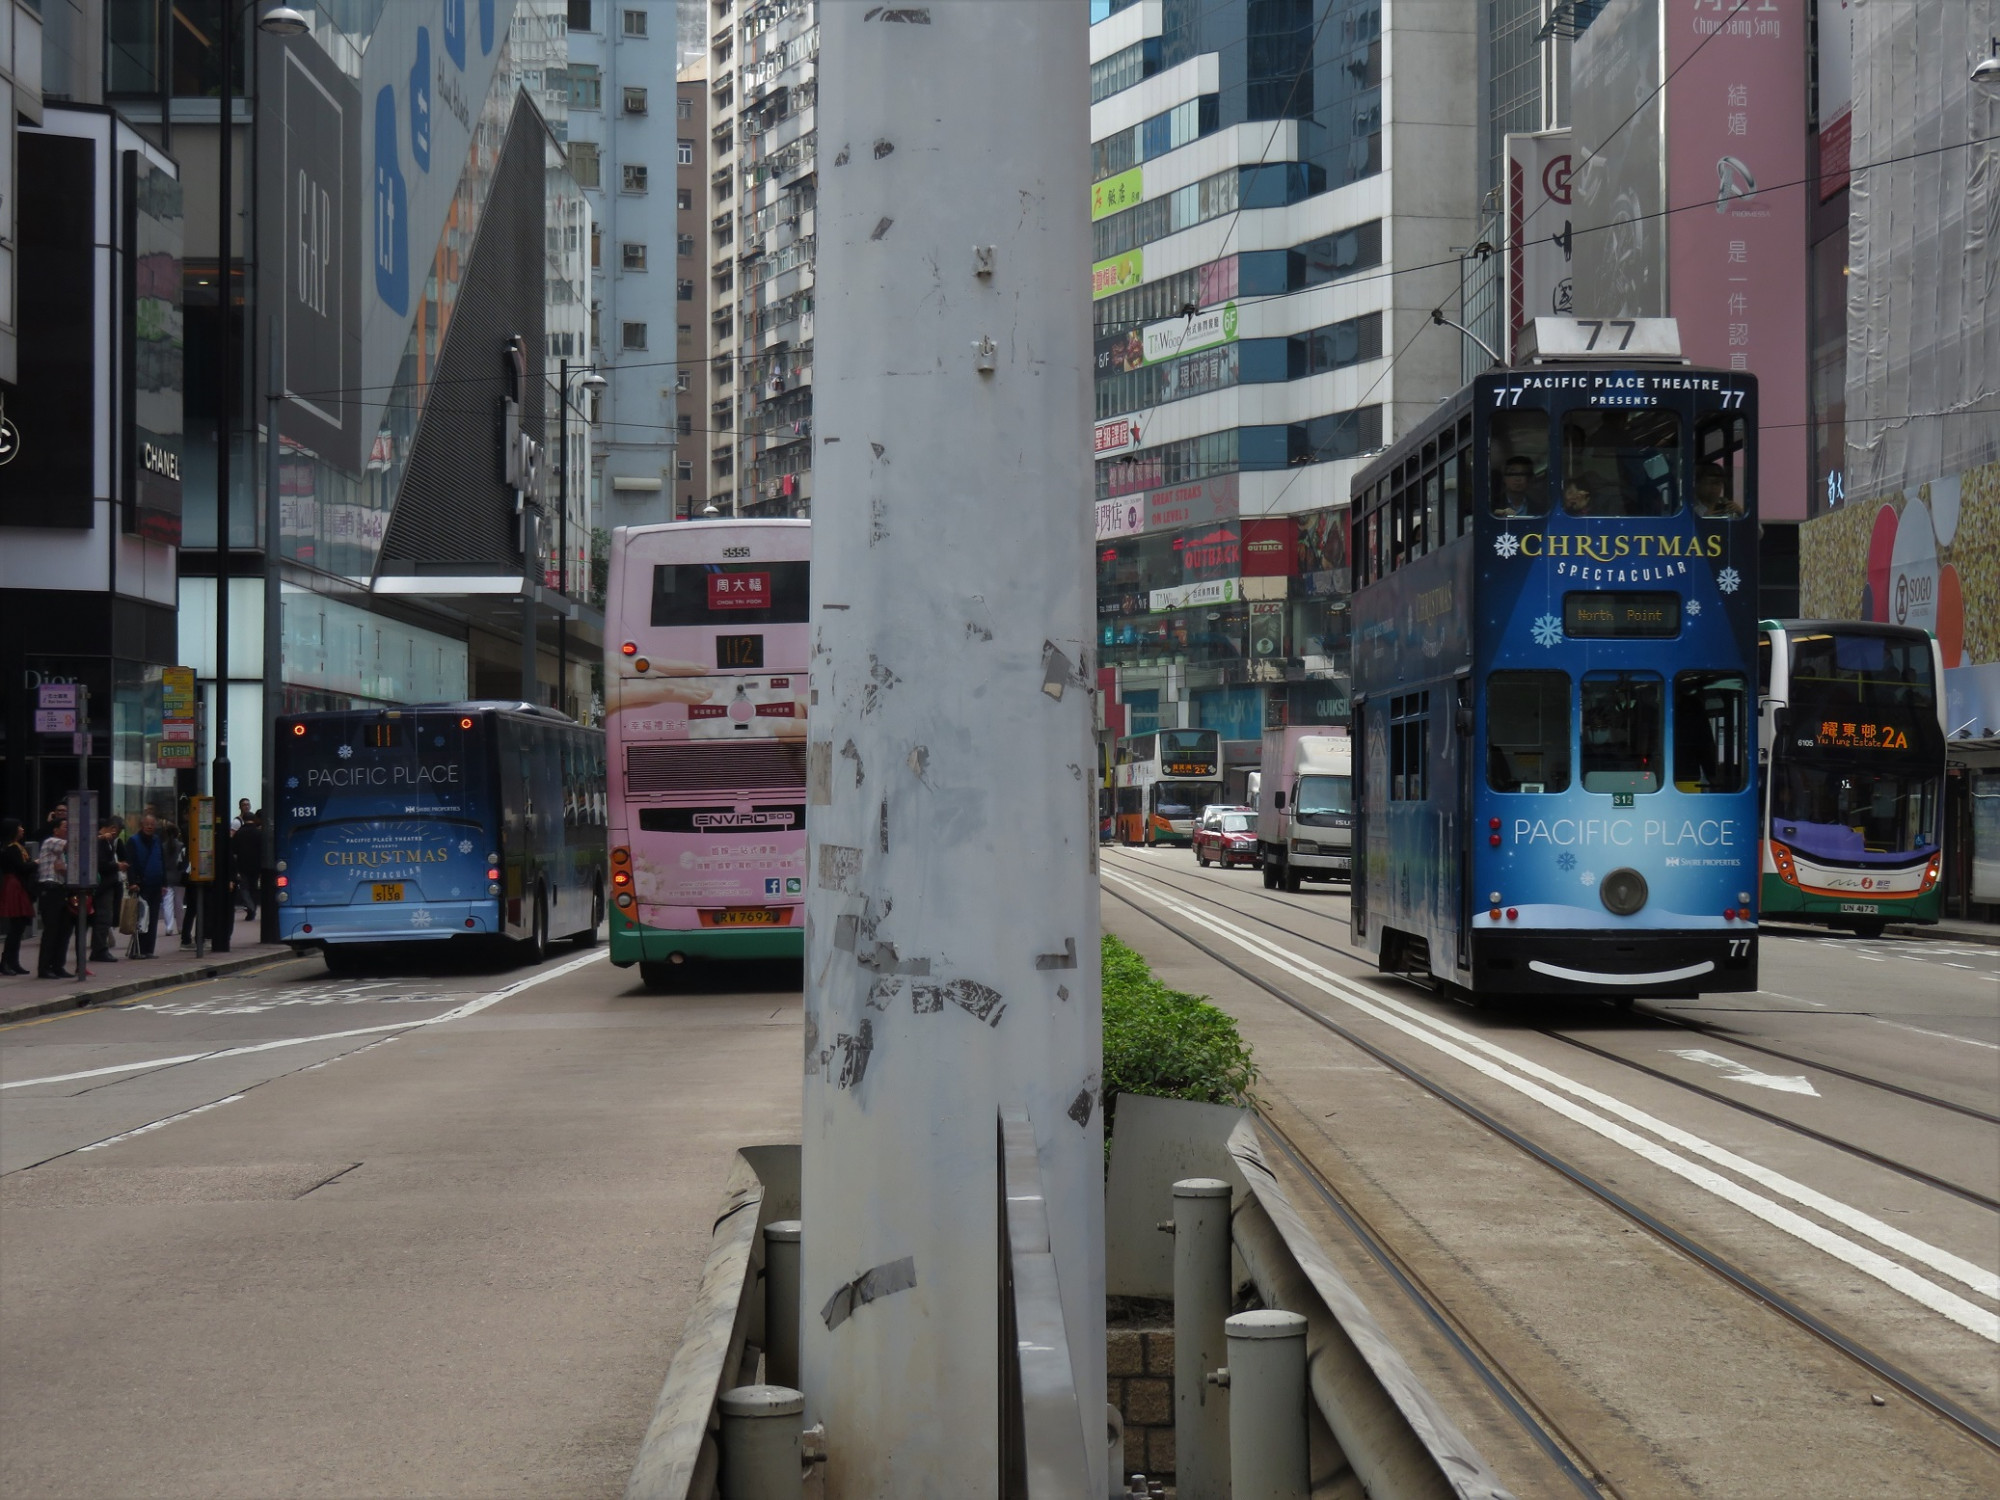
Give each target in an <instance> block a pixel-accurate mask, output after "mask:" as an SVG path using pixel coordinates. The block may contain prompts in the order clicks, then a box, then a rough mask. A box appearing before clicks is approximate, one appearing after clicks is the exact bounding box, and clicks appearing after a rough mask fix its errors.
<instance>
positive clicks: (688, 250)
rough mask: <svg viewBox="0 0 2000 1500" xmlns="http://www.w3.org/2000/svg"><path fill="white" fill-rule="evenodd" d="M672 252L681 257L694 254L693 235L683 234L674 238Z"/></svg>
mask: <svg viewBox="0 0 2000 1500" xmlns="http://www.w3.org/2000/svg"><path fill="white" fill-rule="evenodd" d="M674 253H675V254H677V255H680V256H683V257H685V256H689V255H692V254H694V236H693V235H691V234H684V235H681V236H679V237H678V238H676V239H675V241H674Z"/></svg>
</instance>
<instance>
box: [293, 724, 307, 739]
mask: <svg viewBox="0 0 2000 1500" xmlns="http://www.w3.org/2000/svg"><path fill="white" fill-rule="evenodd" d="M305 732H306V726H305V725H303V724H294V725H293V726H292V733H293V734H295V735H299V736H301V737H303V736H304V734H305Z"/></svg>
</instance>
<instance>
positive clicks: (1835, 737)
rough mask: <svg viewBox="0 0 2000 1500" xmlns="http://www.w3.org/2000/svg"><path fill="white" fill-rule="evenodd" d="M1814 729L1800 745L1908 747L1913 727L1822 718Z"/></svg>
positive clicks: (1876, 747)
mask: <svg viewBox="0 0 2000 1500" xmlns="http://www.w3.org/2000/svg"><path fill="white" fill-rule="evenodd" d="M1813 730H1814V732H1813V733H1811V734H1802V735H1800V736H1798V744H1799V748H1800V749H1802V750H1806V749H1818V750H1907V749H1909V748H1910V735H1909V731H1908V730H1905V729H1902V728H1900V727H1899V726H1897V725H1894V724H1866V723H1860V722H1857V721H1854V720H1849V719H1822V720H1821V721H1820V722H1819V723H1818V724H1816V725H1814V726H1813Z"/></svg>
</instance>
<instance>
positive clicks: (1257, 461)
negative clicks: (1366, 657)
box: [1090, 0, 1477, 757]
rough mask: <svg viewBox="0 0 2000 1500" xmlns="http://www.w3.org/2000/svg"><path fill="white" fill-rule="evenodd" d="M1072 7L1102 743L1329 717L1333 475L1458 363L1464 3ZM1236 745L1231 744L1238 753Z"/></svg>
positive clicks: (1226, 732)
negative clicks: (1076, 12) (1080, 21)
mask: <svg viewBox="0 0 2000 1500" xmlns="http://www.w3.org/2000/svg"><path fill="white" fill-rule="evenodd" d="M1099 9H1100V11H1101V14H1100V17H1099V19H1097V20H1096V22H1095V23H1094V24H1093V25H1092V27H1091V37H1090V63H1091V67H1090V86H1091V97H1092V101H1093V102H1092V106H1091V137H1092V140H1091V153H1092V179H1093V186H1092V190H1091V218H1092V221H1093V234H1094V238H1095V246H1094V251H1093V253H1094V256H1095V264H1094V266H1093V275H1092V295H1093V298H1094V303H1095V324H1096V334H1097V376H1096V413H1095V415H1096V419H1097V421H1096V428H1095V440H1094V446H1095V449H1096V453H1097V471H1096V501H1097V537H1098V541H1097V556H1098V615H1099V621H1098V623H1099V650H1100V664H1101V666H1102V667H1103V668H1105V669H1108V670H1107V672H1106V676H1107V678H1108V680H1107V681H1106V682H1105V684H1104V685H1105V686H1107V687H1109V688H1112V689H1114V691H1113V693H1112V694H1111V695H1110V696H1109V698H1108V699H1107V712H1106V724H1105V732H1106V738H1107V740H1108V739H1109V738H1111V737H1113V736H1116V735H1117V734H1120V733H1139V732H1144V731H1146V730H1148V729H1151V728H1156V727H1176V726H1186V727H1204V728H1215V729H1218V730H1220V731H1221V733H1222V735H1223V738H1224V739H1225V740H1233V741H1237V742H1238V743H1239V745H1245V746H1247V745H1248V742H1250V741H1254V740H1255V739H1256V738H1257V737H1258V735H1259V734H1260V732H1261V730H1262V729H1263V728H1264V727H1265V726H1267V725H1273V724H1282V723H1288V722H1289V723H1326V722H1340V721H1341V720H1343V719H1344V718H1345V716H1346V714H1347V663H1348V646H1347V629H1346V618H1347V617H1346V600H1345V593H1346V585H1347V580H1346V539H1347V526H1346V509H1345V507H1346V505H1347V498H1348V496H1347V488H1348V483H1349V480H1350V479H1351V477H1352V475H1353V473H1354V471H1355V469H1356V468H1357V467H1358V465H1359V464H1360V462H1361V461H1362V458H1363V456H1364V455H1366V454H1369V453H1371V452H1373V451H1375V450H1377V449H1379V448H1380V447H1382V446H1383V445H1384V444H1385V443H1387V442H1390V441H1393V440H1394V438H1395V437H1396V436H1397V435H1398V434H1399V433H1401V432H1403V431H1405V430H1406V429H1407V428H1408V427H1409V426H1410V425H1411V424H1412V423H1414V422H1415V421H1417V420H1419V419H1420V418H1421V417H1422V416H1423V415H1424V414H1425V413H1427V412H1428V411H1429V410H1430V409H1431V407H1432V406H1433V405H1434V404H1435V403H1436V401H1437V400H1438V399H1439V398H1441V397H1443V396H1444V395H1446V394H1448V393H1450V392H1451V391H1453V390H1455V389H1456V388H1457V387H1458V385H1459V383H1460V381H1459V374H1460V371H1459V337H1458V335H1456V334H1454V333H1451V332H1449V331H1447V330H1443V329H1438V328H1435V327H1433V326H1432V325H1431V323H1430V313H1431V309H1432V308H1433V307H1435V306H1438V305H1440V304H1443V303H1445V302H1446V301H1447V299H1448V298H1450V299H1452V300H1453V301H1454V302H1455V300H1456V290H1457V285H1458V261H1457V254H1458V251H1459V250H1460V248H1462V247H1464V246H1465V245H1467V244H1469V243H1470V238H1469V236H1470V232H1471V230H1472V228H1473V224H1474V210H1475V204H1476V198H1477V191H1476V188H1475V175H1476V169H1475V162H1476V155H1477V145H1476V142H1477V115H1476V109H1475V94H1476V91H1475V90H1474V89H1472V88H1471V87H1469V86H1468V87H1463V88H1459V87H1451V86H1448V85H1447V84H1445V83H1444V82H1442V81H1445V80H1451V79H1464V80H1468V82H1469V80H1471V79H1472V78H1473V77H1474V76H1476V75H1475V70H1474V52H1475V30H1474V28H1475V17H1474V12H1473V8H1472V7H1468V6H1463V5H1455V4H1451V3H1448V0H1295V3H1285V4H1266V3H1252V0H1220V3H1215V0H1209V3H1195V0H1109V3H1108V4H1107V3H1104V0H1100V6H1099ZM1239 754H1241V755H1247V756H1250V757H1254V750H1251V749H1246V750H1243V751H1240V752H1239Z"/></svg>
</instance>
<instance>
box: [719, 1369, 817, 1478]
mask: <svg viewBox="0 0 2000 1500" xmlns="http://www.w3.org/2000/svg"><path fill="white" fill-rule="evenodd" d="M718 1404H719V1405H720V1406H721V1408H722V1472H721V1475H720V1476H719V1477H720V1479H721V1481H722V1483H721V1490H722V1500H800V1497H801V1496H802V1495H804V1494H805V1464H804V1461H803V1453H802V1451H801V1448H800V1443H799V1431H800V1428H801V1426H802V1425H803V1423H804V1421H805V1409H806V1398H805V1397H804V1396H803V1395H802V1394H800V1393H799V1392H798V1391H795V1390H791V1389H789V1388H788V1387H785V1386H782V1385H739V1386H738V1387H737V1388H736V1389H735V1390H733V1391H724V1392H723V1393H722V1399H721V1401H720V1402H719V1403H718Z"/></svg>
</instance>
